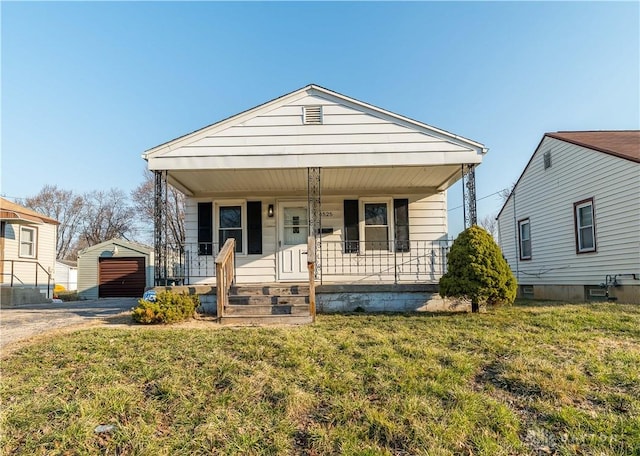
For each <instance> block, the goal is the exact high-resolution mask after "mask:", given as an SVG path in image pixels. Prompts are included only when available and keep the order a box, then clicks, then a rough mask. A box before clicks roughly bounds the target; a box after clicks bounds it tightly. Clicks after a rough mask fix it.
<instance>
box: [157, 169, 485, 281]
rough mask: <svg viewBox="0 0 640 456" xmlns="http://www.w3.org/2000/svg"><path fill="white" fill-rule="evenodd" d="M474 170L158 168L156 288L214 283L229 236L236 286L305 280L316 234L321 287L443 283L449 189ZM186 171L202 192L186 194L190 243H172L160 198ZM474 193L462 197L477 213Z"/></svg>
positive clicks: (469, 179) (470, 178)
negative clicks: (165, 230)
mask: <svg viewBox="0 0 640 456" xmlns="http://www.w3.org/2000/svg"><path fill="white" fill-rule="evenodd" d="M473 172H474V168H473V165H468V166H465V165H458V166H450V167H440V169H437V170H434V169H433V168H431V169H428V167H389V168H375V169H373V168H371V169H368V170H363V169H354V168H350V169H332V168H328V169H325V168H319V167H315V168H307V169H289V170H278V172H277V173H272V172H270V171H265V170H251V171H250V172H249V171H244V172H238V171H237V170H234V171H228V172H227V173H226V174H227V175H226V176H225V173H220V172H215V173H207V172H206V171H202V170H199V171H197V172H193V173H191V172H190V173H188V174H190V175H189V176H188V177H187V176H186V174H182V173H171V172H167V171H156V184H157V185H156V193H157V194H156V199H157V200H159V201H158V203H159V204H158V207H157V209H158V208H159V209H160V210H158V211H157V217H156V220H155V225H156V231H155V232H156V255H157V259H156V261H157V264H156V284H158V285H162V284H183V285H194V284H201V285H203V284H204V285H206V284H211V285H212V284H215V281H216V267H215V259H216V257H217V255H218V254H219V252H220V250H221V248H222V246H223V244H224V241H225V240H226V239H228V238H229V237H233V238H234V239H235V240H236V247H235V251H234V253H235V259H234V268H235V280H236V282H237V283H244V284H250V283H274V282H281V283H286V282H299V281H304V280H307V264H308V262H309V258H310V255H309V247H308V245H307V240H308V238H309V237H313V238H314V245H315V248H314V252H313V253H314V255H313V257H314V258H315V261H314V263H315V277H316V280H317V283H318V284H319V285H330V284H381V283H382V284H411V283H424V284H437V283H438V281H439V279H440V277H441V276H442V274H444V272H445V271H446V264H447V252H448V250H449V247H450V244H451V240H450V239H449V238H448V235H447V216H446V190H444V188H446V186H448V184H449V182H451V181H455V180H457V179H460V178H464V179H465V180H466V181H467V183H468V184H467V185H466V186H465V187H466V188H469V187H471V186H472V185H473ZM194 174H195V175H196V176H197V177H198V179H194ZM274 174H275V175H277V177H274ZM180 177H182V179H184V178H185V177H187V179H188V180H189V181H190V182H202V185H203V188H202V189H199V191H198V193H195V192H192V191H190V193H192V195H193V196H190V197H189V198H188V200H187V215H186V217H187V242H185V243H184V244H183V245H180V246H178V247H177V248H171V247H169V246H168V245H167V244H166V242H163V240H164V239H165V236H166V233H163V231H162V227H164V226H165V225H166V224H165V223H164V222H163V217H164V216H165V214H163V212H162V203H161V202H162V195H163V193H164V192H165V191H166V185H167V184H171V185H175V186H177V185H179V184H178V182H180V181H179V180H176V179H179V178H180ZM233 177H235V179H234V178H233ZM242 182H244V183H245V185H244V186H243V185H242ZM283 182H285V183H286V184H283ZM403 182H404V187H402V183H403ZM406 182H413V183H414V185H413V186H409V185H407V183H406ZM443 182H444V183H443ZM372 184H373V185H375V187H369V186H368V185H372ZM285 185H286V186H287V187H288V189H287V190H286V191H282V190H277V188H282V187H283V186H285ZM205 186H206V190H204V188H205ZM192 188H193V184H192ZM181 190H182V191H185V190H186V189H185V188H184V187H182V188H181ZM195 195H198V196H197V197H196V196H195ZM204 195H211V196H204ZM473 195H474V193H473V192H467V193H466V194H465V196H466V197H465V198H464V199H465V201H464V202H465V210H466V211H468V212H470V213H471V214H474V212H475V211H474V210H473V208H474V206H475V199H474V198H473ZM472 220H474V218H473V217H469V221H470V223H471V221H472ZM203 226H205V228H204V229H203ZM209 227H211V228H209Z"/></svg>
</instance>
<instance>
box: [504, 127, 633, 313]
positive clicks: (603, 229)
mask: <svg viewBox="0 0 640 456" xmlns="http://www.w3.org/2000/svg"><path fill="white" fill-rule="evenodd" d="M639 198H640V131H561V132H557V133H546V134H545V135H544V136H543V137H542V140H541V141H540V143H539V144H538V147H537V148H536V150H535V152H534V153H533V156H532V157H531V159H530V160H529V163H528V164H527V166H526V167H525V169H524V171H523V172H522V175H521V176H520V178H519V179H518V181H517V182H516V185H515V187H514V189H513V191H512V192H511V195H510V196H509V198H508V199H507V200H506V202H505V204H504V206H503V207H502V209H501V211H500V213H499V214H498V217H497V219H498V231H499V239H500V246H501V248H502V251H503V254H504V256H505V257H506V259H507V261H508V262H509V264H510V266H511V269H512V270H513V272H514V274H515V275H516V276H517V279H518V283H519V285H520V289H519V292H520V295H521V296H524V297H532V298H536V299H555V300H563V301H590V300H606V299H610V300H614V299H617V301H619V302H627V303H636V304H640V199H639Z"/></svg>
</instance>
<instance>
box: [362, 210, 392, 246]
mask: <svg viewBox="0 0 640 456" xmlns="http://www.w3.org/2000/svg"><path fill="white" fill-rule="evenodd" d="M363 213H364V249H365V250H389V217H388V214H389V203H388V202H365V203H364V204H363Z"/></svg>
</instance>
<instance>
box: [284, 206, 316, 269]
mask: <svg viewBox="0 0 640 456" xmlns="http://www.w3.org/2000/svg"><path fill="white" fill-rule="evenodd" d="M278 213H279V214H280V216H279V217H280V218H279V225H280V229H279V238H278V278H279V280H284V281H298V280H306V279H307V278H308V277H309V274H308V272H307V238H308V236H309V222H308V219H307V204H306V202H286V203H280V204H279V211H278Z"/></svg>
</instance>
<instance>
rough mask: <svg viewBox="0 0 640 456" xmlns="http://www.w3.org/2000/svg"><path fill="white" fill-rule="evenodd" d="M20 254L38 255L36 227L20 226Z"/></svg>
mask: <svg viewBox="0 0 640 456" xmlns="http://www.w3.org/2000/svg"><path fill="white" fill-rule="evenodd" d="M20 256H21V257H25V258H35V257H36V229H35V228H29V227H26V226H23V227H21V228H20Z"/></svg>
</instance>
